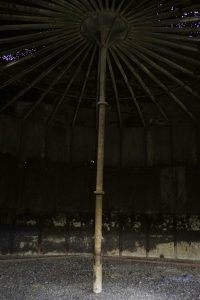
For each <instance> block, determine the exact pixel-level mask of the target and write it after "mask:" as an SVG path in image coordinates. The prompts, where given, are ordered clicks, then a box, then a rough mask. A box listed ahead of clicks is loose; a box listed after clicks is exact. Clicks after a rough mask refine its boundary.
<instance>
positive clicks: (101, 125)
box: [93, 46, 107, 294]
mask: <svg viewBox="0 0 200 300" xmlns="http://www.w3.org/2000/svg"><path fill="white" fill-rule="evenodd" d="M106 56H107V48H106V46H102V47H101V48H100V91H99V93H100V95H99V102H98V146H97V177H96V191H95V195H96V208H95V236H94V279H93V291H94V293H97V294H98V293H101V291H102V250H101V248H102V212H103V209H102V208H103V196H104V187H103V177H104V176H103V175H104V144H105V121H106V107H107V102H106V95H105V90H106Z"/></svg>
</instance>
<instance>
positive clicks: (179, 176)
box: [0, 116, 200, 259]
mask: <svg viewBox="0 0 200 300" xmlns="http://www.w3.org/2000/svg"><path fill="white" fill-rule="evenodd" d="M122 131H123V135H122V139H120V131H119V129H117V128H112V127H110V128H108V131H107V148H106V170H105V192H106V194H105V201H104V222H103V227H104V253H105V254H108V255H128V256H141V257H145V256H149V257H160V256H161V257H168V258H186V259H200V254H199V253H200V201H199V183H200V176H199V175H200V166H199V139H200V135H199V129H198V125H196V124H191V123H179V124H174V125H173V126H160V127H151V128H149V129H148V130H143V129H141V128H124V129H123V130H122ZM94 145H95V130H93V129H91V128H82V127H78V128H75V129H74V130H73V131H72V130H71V129H70V128H69V127H66V128H65V127H64V126H62V125H61V124H52V125H51V128H49V129H48V130H45V128H44V126H43V123H42V122H38V121H37V122H36V121H35V122H29V123H26V124H24V126H21V124H20V122H19V121H17V120H13V119H11V118H9V117H5V116H2V118H1V119H0V153H1V156H0V164H1V168H0V210H1V213H0V224H1V225H0V253H1V254H13V255H16V254H19V255H34V254H35V255H38V254H40V255H41V254H44V255H45V254H71V253H91V252H92V246H93V238H92V237H93V227H94V219H93V215H94V196H93V191H94V189H95V164H94V163H93V162H94V160H95V147H94Z"/></svg>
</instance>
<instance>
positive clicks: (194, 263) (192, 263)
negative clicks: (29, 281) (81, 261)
mask: <svg viewBox="0 0 200 300" xmlns="http://www.w3.org/2000/svg"><path fill="white" fill-rule="evenodd" d="M70 257H71V258H87V259H93V255H92V254H73V255H72V254H70V255H66V254H65V255H64V254H63V255H46V256H42V255H41V256H32V257H25V256H21V255H8V256H4V257H0V263H3V262H19V261H34V260H47V259H63V258H70ZM103 259H104V260H112V261H117V262H125V261H126V262H134V263H145V264H146V263H147V264H156V265H166V266H183V267H194V268H200V260H182V259H179V260H178V259H176V260H174V259H160V258H141V257H131V256H107V255H103Z"/></svg>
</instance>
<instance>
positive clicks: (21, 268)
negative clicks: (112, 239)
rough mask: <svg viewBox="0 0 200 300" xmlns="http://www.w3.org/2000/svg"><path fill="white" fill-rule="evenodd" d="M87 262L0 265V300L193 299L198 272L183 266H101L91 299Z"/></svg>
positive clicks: (198, 289) (199, 289)
mask: <svg viewBox="0 0 200 300" xmlns="http://www.w3.org/2000/svg"><path fill="white" fill-rule="evenodd" d="M91 284H92V260H91V259H90V258H79V257H77V258H74V257H67V258H64V257H63V258H46V259H31V260H20V261H16V260H13V261H0V299H1V300H33V299H35V300H47V299H48V300H61V299H62V300H64V299H73V300H79V299H80V300H84V299H85V300H92V299H98V300H105V299H107V300H118V299H119V300H126V299H134V300H146V299H149V300H164V299H166V300H172V299H173V300H175V299H176V300H186V299H188V300H197V299H200V269H199V268H194V267H186V266H182V265H181V266H165V265H162V264H153V263H144V262H133V261H132V262H131V261H129V262H128V261H123V262H122V261H121V262H119V261H113V260H109V259H108V260H106V261H105V262H104V290H103V293H102V294H101V295H93V294H92V292H91V290H92V285H91Z"/></svg>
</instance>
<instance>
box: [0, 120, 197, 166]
mask: <svg viewBox="0 0 200 300" xmlns="http://www.w3.org/2000/svg"><path fill="white" fill-rule="evenodd" d="M108 125H109V124H108ZM95 145H96V132H95V129H93V128H87V127H75V128H73V129H72V128H70V126H69V124H67V123H63V122H60V123H59V122H54V123H53V124H50V125H49V126H48V128H46V127H45V123H44V122H42V121H41V120H38V119H34V120H28V121H26V122H24V123H22V122H20V121H19V120H17V119H16V120H15V119H13V118H10V117H8V116H4V115H2V116H1V117H0V153H2V154H10V155H12V156H19V157H21V159H22V160H26V159H32V158H36V159H43V158H44V157H45V158H46V159H48V160H50V161H54V162H65V163H77V164H80V163H81V164H84V163H87V164H88V163H90V162H92V161H94V160H95ZM199 146H200V126H199V125H198V124H197V123H189V122H188V123H183V122H182V123H175V124H172V125H171V126H164V125H163V126H152V127H150V128H148V129H143V128H123V129H122V130H121V131H120V130H119V128H117V127H112V126H111V125H109V126H108V127H107V135H106V153H105V162H106V166H108V167H120V166H122V167H134V168H137V167H138V168H143V167H153V166H177V165H197V164H199V163H200V149H199Z"/></svg>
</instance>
